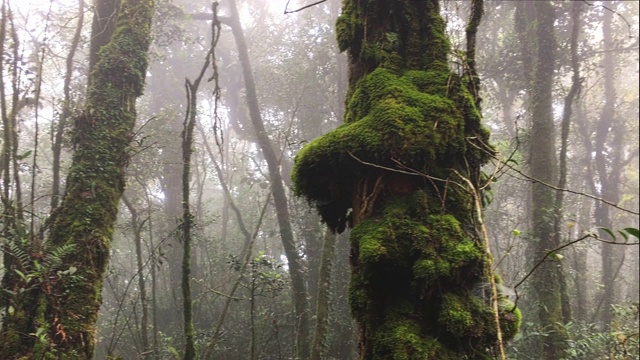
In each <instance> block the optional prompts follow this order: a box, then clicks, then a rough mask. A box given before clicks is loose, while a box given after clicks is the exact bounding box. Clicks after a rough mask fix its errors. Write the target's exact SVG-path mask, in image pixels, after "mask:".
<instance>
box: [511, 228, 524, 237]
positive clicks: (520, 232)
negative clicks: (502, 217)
mask: <svg viewBox="0 0 640 360" xmlns="http://www.w3.org/2000/svg"><path fill="white" fill-rule="evenodd" d="M511 234H512V235H513V236H520V234H522V231H520V230H518V229H513V230H511Z"/></svg>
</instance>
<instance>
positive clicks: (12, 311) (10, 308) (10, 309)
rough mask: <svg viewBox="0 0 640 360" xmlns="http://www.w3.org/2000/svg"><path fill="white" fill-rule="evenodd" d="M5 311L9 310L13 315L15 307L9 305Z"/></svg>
mask: <svg viewBox="0 0 640 360" xmlns="http://www.w3.org/2000/svg"><path fill="white" fill-rule="evenodd" d="M7 312H9V315H11V316H13V314H15V313H16V309H15V308H14V307H13V305H9V308H8V309H7Z"/></svg>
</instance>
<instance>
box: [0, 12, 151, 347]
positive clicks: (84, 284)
mask: <svg viewBox="0 0 640 360" xmlns="http://www.w3.org/2000/svg"><path fill="white" fill-rule="evenodd" d="M153 8H154V2H153V1H152V0H125V1H124V3H123V4H122V7H121V11H120V12H119V16H118V21H117V26H116V31H114V34H113V36H112V37H111V40H110V41H109V43H108V44H107V45H105V46H104V47H103V48H102V49H101V51H100V54H99V56H98V61H97V62H96V64H95V67H94V69H93V71H92V72H91V74H90V86H89V88H88V94H87V103H86V108H85V111H84V113H83V114H82V115H81V116H79V117H78V118H77V119H76V121H75V126H74V133H73V144H74V146H75V152H74V154H73V159H72V164H71V169H70V172H69V175H68V177H67V182H66V191H65V196H64V199H63V201H62V204H61V206H60V207H59V209H58V211H56V212H55V213H54V214H52V218H53V219H52V223H51V229H50V232H49V238H48V242H47V246H48V247H49V249H50V251H51V253H54V252H55V250H56V249H61V248H64V247H66V249H67V250H68V253H66V254H64V255H65V256H63V259H61V260H62V261H61V263H62V264H64V266H65V268H64V269H59V270H67V271H69V272H68V273H67V274H66V275H64V276H62V277H61V278H59V279H58V278H57V277H56V276H55V272H54V273H53V274H49V275H52V277H48V275H47V276H46V277H45V279H46V280H44V281H43V282H42V283H41V284H40V286H39V287H38V288H37V290H36V291H37V293H38V299H37V302H36V307H35V309H30V308H28V307H25V308H19V309H17V311H19V316H25V317H27V318H31V319H32V324H33V327H32V328H31V329H30V330H31V331H28V332H26V333H17V332H16V331H15V329H11V328H8V327H3V330H2V334H1V335H0V336H2V340H3V341H0V342H1V343H2V345H0V346H2V348H0V353H2V354H11V355H12V356H16V357H17V358H19V357H20V356H25V357H30V358H45V357H49V358H63V359H90V358H92V356H93V353H94V346H95V342H96V331H95V323H96V320H97V315H98V309H99V307H100V303H101V289H102V282H103V279H104V275H105V270H106V266H107V263H108V260H109V251H110V248H111V238H112V235H113V228H114V224H115V221H116V216H117V213H118V206H119V202H120V197H121V196H122V193H123V191H124V187H125V179H124V178H125V169H126V166H127V164H128V161H129V156H130V154H129V149H128V145H129V143H130V141H131V139H132V136H133V127H134V124H135V119H136V109H135V101H136V99H137V98H138V97H139V96H140V95H142V91H143V87H144V79H145V75H146V69H147V51H148V48H149V43H150V29H151V18H152V14H153ZM69 249H72V250H73V251H69ZM55 270H58V269H51V271H55ZM26 285H27V284H25V286H26ZM22 305H23V306H24V305H25V304H22ZM30 333H39V334H42V335H41V336H42V337H43V339H38V341H35V342H33V341H32V338H33V336H31V335H29V334H30ZM5 340H8V341H5ZM23 342H24V343H30V344H29V345H30V346H29V347H24V346H22V344H23Z"/></svg>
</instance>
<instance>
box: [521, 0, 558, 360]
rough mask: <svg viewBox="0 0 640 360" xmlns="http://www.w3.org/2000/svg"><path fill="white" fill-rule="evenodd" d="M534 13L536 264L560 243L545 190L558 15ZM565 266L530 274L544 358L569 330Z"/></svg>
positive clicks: (550, 167)
mask: <svg viewBox="0 0 640 360" xmlns="http://www.w3.org/2000/svg"><path fill="white" fill-rule="evenodd" d="M533 6H534V9H535V28H534V30H533V34H534V35H535V42H534V44H535V49H536V50H535V62H534V76H533V79H532V81H533V82H532V83H531V90H530V97H529V101H530V104H529V109H530V110H529V111H530V116H531V134H530V138H529V167H530V174H531V176H532V177H534V178H536V179H538V180H540V181H541V182H533V183H532V185H531V213H530V219H531V237H532V238H531V245H530V247H531V251H532V254H534V256H533V261H534V262H537V261H538V260H540V259H541V258H543V257H544V256H545V255H546V254H547V252H548V251H551V250H552V249H555V248H557V247H558V246H559V245H560V244H559V238H556V237H554V224H553V216H554V214H555V213H556V209H555V203H554V191H553V190H552V189H551V188H550V187H549V186H548V185H546V184H555V183H556V182H557V174H558V165H557V161H556V153H555V151H556V147H555V141H554V139H555V130H554V122H553V108H552V99H553V79H554V70H555V63H556V48H557V44H556V39H555V34H554V21H555V10H554V8H553V5H552V4H551V3H550V2H549V1H537V2H534V4H533ZM562 279H563V274H562V263H561V262H560V261H559V259H558V258H556V257H554V256H550V257H548V258H547V260H545V261H544V262H543V264H542V265H541V266H539V267H538V269H536V271H535V272H534V273H533V274H532V289H531V290H532V294H534V299H535V300H534V301H535V303H534V307H535V309H536V313H537V316H538V318H539V321H540V324H541V325H542V326H543V327H544V328H545V331H546V332H547V333H548V336H546V337H544V340H543V341H544V342H543V344H542V346H543V353H542V354H543V357H544V358H545V359H558V358H560V357H562V354H563V349H564V347H565V341H566V340H567V334H566V330H564V328H563V327H562V325H561V324H563V322H564V321H563V320H564V318H563V309H562V289H563V286H562Z"/></svg>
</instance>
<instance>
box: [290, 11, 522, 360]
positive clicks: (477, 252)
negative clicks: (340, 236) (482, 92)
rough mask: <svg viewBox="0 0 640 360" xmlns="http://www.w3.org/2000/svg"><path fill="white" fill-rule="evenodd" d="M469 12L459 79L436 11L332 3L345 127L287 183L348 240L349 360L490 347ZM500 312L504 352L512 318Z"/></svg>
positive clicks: (453, 354) (313, 146)
mask: <svg viewBox="0 0 640 360" xmlns="http://www.w3.org/2000/svg"><path fill="white" fill-rule="evenodd" d="M481 6H482V2H481V1H474V7H473V8H474V12H473V16H472V21H471V22H470V24H469V27H468V29H467V31H468V42H469V43H468V49H467V50H468V51H467V54H466V55H467V58H465V59H463V61H464V66H463V67H464V68H465V69H467V71H464V74H457V73H454V72H452V71H451V69H450V67H449V63H448V56H449V54H450V45H449V40H448V39H447V36H446V35H445V22H444V20H443V19H442V18H441V16H440V13H439V9H440V6H439V2H438V1H437V0H428V1H420V2H398V1H383V0H375V1H364V0H346V1H344V2H343V9H342V15H341V16H340V17H339V19H338V21H337V24H336V30H337V37H338V44H339V46H340V49H341V50H342V51H345V50H348V52H349V60H350V64H349V66H350V68H349V69H350V77H349V90H348V94H347V109H346V114H345V118H344V121H345V124H343V125H341V126H340V127H338V128H337V129H336V130H334V131H332V132H330V133H328V134H326V135H324V136H321V137H320V138H318V139H316V140H314V141H312V142H311V143H309V144H308V145H307V146H305V147H304V148H303V149H302V150H301V151H300V152H299V153H298V156H297V158H296V163H295V167H294V171H293V175H292V177H293V180H294V184H295V189H296V191H297V193H298V194H299V195H302V196H304V197H306V198H307V199H308V200H309V201H310V202H311V203H313V204H314V205H315V206H316V208H317V209H318V211H319V213H320V215H321V216H322V218H323V220H324V221H325V222H326V223H327V224H328V225H329V227H330V228H331V229H333V230H334V231H337V232H342V231H343V230H344V229H345V227H346V226H347V225H349V226H351V227H352V228H353V229H352V232H351V265H352V280H351V286H350V290H349V292H350V293H349V298H350V304H351V310H352V314H353V315H354V317H355V319H356V320H357V322H358V325H359V336H360V358H361V359H425V358H429V359H431V358H435V359H461V358H472V359H485V358H491V357H492V354H493V351H494V350H495V349H496V348H495V347H494V346H495V345H496V344H497V341H498V339H499V334H500V332H499V331H498V327H497V325H496V313H495V312H494V311H493V309H492V307H491V304H492V301H491V300H492V298H493V296H492V295H491V292H490V291H489V292H488V294H483V292H484V291H483V290H484V289H486V288H490V286H489V287H487V286H485V285H487V284H490V283H491V279H492V276H493V275H492V269H491V260H490V256H489V255H488V254H487V250H486V246H485V240H486V236H485V235H480V234H481V233H482V231H481V230H482V226H481V222H482V219H481V209H480V199H479V196H481V195H480V189H481V187H482V186H483V185H484V184H483V175H482V174H481V172H480V166H481V165H482V164H483V163H485V162H486V161H487V159H488V158H489V157H490V156H491V154H492V152H493V150H492V149H491V148H490V146H489V145H488V138H489V133H488V131H487V130H486V129H484V128H483V127H482V125H481V116H480V112H479V108H478V106H479V98H478V97H477V85H478V82H477V77H476V76H475V71H474V66H475V64H474V52H475V29H476V28H477V25H478V22H479V21H480V17H481V14H482V7H481ZM494 295H495V294H494ZM500 303H501V306H500V317H501V319H502V326H501V327H500V328H501V329H502V335H503V340H504V339H509V338H511V337H512V336H513V335H514V334H515V332H516V331H517V328H518V325H519V321H520V319H519V312H518V311H517V310H515V309H514V308H513V306H508V304H507V302H506V300H504V299H503V300H502V301H501V302H500Z"/></svg>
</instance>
